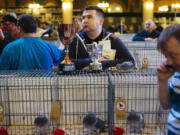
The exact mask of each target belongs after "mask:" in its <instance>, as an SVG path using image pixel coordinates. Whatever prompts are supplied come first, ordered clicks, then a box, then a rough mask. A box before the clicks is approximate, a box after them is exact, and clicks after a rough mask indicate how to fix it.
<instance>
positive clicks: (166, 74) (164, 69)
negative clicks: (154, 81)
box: [157, 60, 175, 81]
mask: <svg viewBox="0 0 180 135" xmlns="http://www.w3.org/2000/svg"><path fill="white" fill-rule="evenodd" d="M174 72H175V69H174V68H173V67H171V66H168V64H167V60H164V61H163V62H162V63H161V65H160V66H159V67H158V68H157V77H158V80H159V81H167V80H168V79H169V78H170V77H171V76H172V75H173V74H174Z"/></svg>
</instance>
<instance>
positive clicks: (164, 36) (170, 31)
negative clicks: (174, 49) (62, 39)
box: [157, 24, 180, 53]
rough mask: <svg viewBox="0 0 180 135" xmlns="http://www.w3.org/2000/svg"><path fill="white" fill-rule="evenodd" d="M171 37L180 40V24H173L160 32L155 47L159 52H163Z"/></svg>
mask: <svg viewBox="0 0 180 135" xmlns="http://www.w3.org/2000/svg"><path fill="white" fill-rule="evenodd" d="M171 37H174V38H175V39H176V40H177V41H179V42H180V24H173V25H171V26H169V27H167V28H166V29H165V30H163V31H162V32H161V34H160V36H159V38H158V44H157V49H158V50H159V51H160V52H162V53H165V51H166V44H167V42H168V40H169V39H170V38H171Z"/></svg>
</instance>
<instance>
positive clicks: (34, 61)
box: [0, 14, 64, 70]
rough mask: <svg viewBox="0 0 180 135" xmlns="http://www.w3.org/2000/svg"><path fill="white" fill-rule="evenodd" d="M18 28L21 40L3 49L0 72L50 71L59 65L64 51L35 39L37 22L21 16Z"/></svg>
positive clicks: (30, 16) (29, 16)
mask: <svg viewBox="0 0 180 135" xmlns="http://www.w3.org/2000/svg"><path fill="white" fill-rule="evenodd" d="M18 26H19V27H20V35H21V38H20V39H18V40H15V41H13V42H11V43H9V44H8V45H7V46H6V47H5V48H4V50H3V52H2V54H1V57H0V70H32V69H52V66H53V65H55V66H57V65H58V64H59V63H60V61H61V60H62V57H63V54H64V50H60V49H58V48H57V47H56V46H55V45H53V44H51V43H49V42H46V41H44V40H42V39H41V38H39V37H35V33H36V27H37V21H36V19H35V18H34V17H33V16H32V15H29V14H23V15H21V16H20V18H19V21H18Z"/></svg>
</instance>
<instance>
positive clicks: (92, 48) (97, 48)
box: [86, 42, 102, 71]
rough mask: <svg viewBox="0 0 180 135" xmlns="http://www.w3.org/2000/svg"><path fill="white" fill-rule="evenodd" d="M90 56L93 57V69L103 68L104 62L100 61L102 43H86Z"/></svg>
mask: <svg viewBox="0 0 180 135" xmlns="http://www.w3.org/2000/svg"><path fill="white" fill-rule="evenodd" d="M86 45H87V50H88V53H89V56H90V57H91V59H92V61H93V62H92V63H90V68H91V69H92V70H93V71H99V70H102V64H101V63H99V62H98V59H99V58H101V57H102V45H100V44H97V43H96V42H93V43H92V44H86Z"/></svg>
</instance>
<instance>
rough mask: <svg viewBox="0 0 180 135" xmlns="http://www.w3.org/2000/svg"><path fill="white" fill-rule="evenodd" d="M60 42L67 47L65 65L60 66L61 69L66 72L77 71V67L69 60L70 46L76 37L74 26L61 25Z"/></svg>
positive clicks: (59, 31) (59, 29) (59, 30)
mask: <svg viewBox="0 0 180 135" xmlns="http://www.w3.org/2000/svg"><path fill="white" fill-rule="evenodd" d="M58 33H59V37H60V40H61V41H62V43H63V44H64V45H65V58H64V60H65V61H64V63H63V64H60V65H59V69H60V70H62V71H64V72H72V71H74V70H75V65H74V64H73V63H72V61H71V60H70V59H69V49H68V48H69V44H70V43H71V42H72V40H73V38H74V36H75V27H74V24H60V25H59V28H58Z"/></svg>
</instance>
